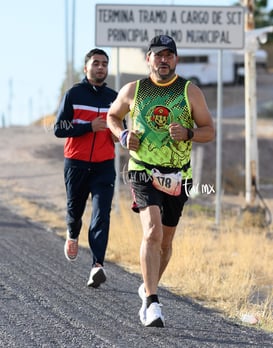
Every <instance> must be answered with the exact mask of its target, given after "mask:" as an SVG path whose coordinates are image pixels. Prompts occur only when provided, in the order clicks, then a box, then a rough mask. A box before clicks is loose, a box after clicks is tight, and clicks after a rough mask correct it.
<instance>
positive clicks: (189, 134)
mask: <svg viewBox="0 0 273 348" xmlns="http://www.w3.org/2000/svg"><path fill="white" fill-rule="evenodd" d="M187 134H188V139H187V140H191V138H193V136H194V133H193V131H192V130H191V129H190V128H188V129H187Z"/></svg>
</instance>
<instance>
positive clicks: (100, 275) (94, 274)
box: [87, 265, 106, 288]
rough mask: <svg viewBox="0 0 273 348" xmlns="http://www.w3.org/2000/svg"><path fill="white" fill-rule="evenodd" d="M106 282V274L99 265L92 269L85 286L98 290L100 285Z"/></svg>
mask: <svg viewBox="0 0 273 348" xmlns="http://www.w3.org/2000/svg"><path fill="white" fill-rule="evenodd" d="M105 281H106V274H105V271H104V269H103V267H102V266H101V265H99V266H95V267H92V269H91V272H90V277H89V279H88V282H87V286H92V287H93V288H98V287H99V286H100V285H101V284H102V283H104V282H105Z"/></svg>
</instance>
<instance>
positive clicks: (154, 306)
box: [145, 302, 165, 327]
mask: <svg viewBox="0 0 273 348" xmlns="http://www.w3.org/2000/svg"><path fill="white" fill-rule="evenodd" d="M164 325H165V322H164V317H163V315H162V313H161V308H160V304H159V303H157V302H153V303H151V304H150V306H149V307H148V308H147V310H146V321H145V326H150V327H151V326H154V327H164Z"/></svg>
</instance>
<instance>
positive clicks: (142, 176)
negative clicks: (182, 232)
mask: <svg viewBox="0 0 273 348" xmlns="http://www.w3.org/2000/svg"><path fill="white" fill-rule="evenodd" d="M129 181H130V185H131V190H132V195H133V204H132V209H133V211H134V212H139V209H141V208H146V207H148V206H151V205H157V206H159V207H160V210H161V220H162V224H163V225H165V226H170V227H174V226H177V225H178V222H179V218H180V216H181V215H182V211H183V207H184V204H185V203H186V201H187V200H188V196H189V191H190V189H191V187H192V179H189V180H187V182H186V181H183V182H182V189H181V194H180V195H179V196H170V195H168V194H167V193H164V192H162V191H159V190H157V189H156V188H155V187H154V186H153V185H152V178H151V176H150V175H149V174H147V172H146V171H145V170H143V171H133V170H132V171H130V172H129Z"/></svg>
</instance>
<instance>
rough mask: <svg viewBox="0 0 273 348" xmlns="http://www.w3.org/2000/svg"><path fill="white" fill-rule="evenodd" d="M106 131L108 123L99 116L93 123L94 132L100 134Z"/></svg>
mask: <svg viewBox="0 0 273 348" xmlns="http://www.w3.org/2000/svg"><path fill="white" fill-rule="evenodd" d="M105 129H106V121H105V120H104V119H103V117H102V116H99V117H97V118H95V119H94V120H93V121H92V130H93V132H99V131H103V130H105Z"/></svg>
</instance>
